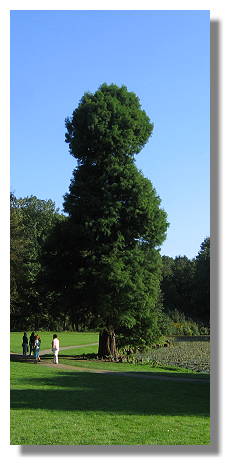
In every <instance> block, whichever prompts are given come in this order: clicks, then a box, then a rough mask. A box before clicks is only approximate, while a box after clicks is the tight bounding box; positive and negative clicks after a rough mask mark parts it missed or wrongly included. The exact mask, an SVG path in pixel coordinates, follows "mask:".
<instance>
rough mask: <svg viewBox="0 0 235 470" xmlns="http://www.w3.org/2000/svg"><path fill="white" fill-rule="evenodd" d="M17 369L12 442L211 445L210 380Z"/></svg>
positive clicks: (31, 367)
mask: <svg viewBox="0 0 235 470" xmlns="http://www.w3.org/2000/svg"><path fill="white" fill-rule="evenodd" d="M123 365H124V364H120V366H123ZM125 366H126V365H125ZM11 367H12V372H11V378H12V391H11V407H12V411H11V444H17V445H208V444H209V443H210V428H209V384H207V383H193V382H191V383H185V382H177V381H174V382H170V381H164V382H161V381H159V380H157V379H156V380H150V379H143V378H138V377H135V376H133V377H129V376H128V377H126V376H120V375H118V374H117V376H113V375H112V376H110V375H105V374H104V375H103V374H93V373H89V372H77V371H69V370H59V369H56V366H55V367H52V368H49V367H44V366H43V365H42V364H32V363H20V362H14V363H12V364H11Z"/></svg>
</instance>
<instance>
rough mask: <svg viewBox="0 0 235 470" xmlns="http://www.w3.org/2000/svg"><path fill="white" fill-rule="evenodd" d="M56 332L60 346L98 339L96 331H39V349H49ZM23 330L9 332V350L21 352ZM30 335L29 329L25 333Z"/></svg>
mask: <svg viewBox="0 0 235 470" xmlns="http://www.w3.org/2000/svg"><path fill="white" fill-rule="evenodd" d="M54 333H56V334H57V335H58V338H59V339H60V346H61V347H63V346H78V345H80V344H89V343H96V342H98V341H99V335H98V333H74V332H70V331H63V332H61V333H60V332H59V333H58V332H57V331H50V332H48V331H39V332H37V334H39V335H40V337H41V340H42V342H41V349H50V348H51V341H52V336H53V334H54ZM23 334H24V332H16V333H11V346H10V347H11V352H14V353H20V354H22V336H23ZM27 334H28V338H29V337H30V334H31V331H30V332H28V333H27Z"/></svg>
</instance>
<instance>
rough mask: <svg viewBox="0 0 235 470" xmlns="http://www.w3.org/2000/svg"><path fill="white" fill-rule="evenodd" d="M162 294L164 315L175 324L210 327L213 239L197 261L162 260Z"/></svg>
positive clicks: (167, 258)
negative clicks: (190, 322)
mask: <svg viewBox="0 0 235 470" xmlns="http://www.w3.org/2000/svg"><path fill="white" fill-rule="evenodd" d="M161 291H162V301H163V309H164V312H165V313H166V314H167V315H168V317H169V318H171V319H172V320H173V321H175V322H176V323H177V322H178V323H180V322H182V320H183V319H191V320H193V321H194V322H196V323H197V324H201V325H204V326H206V327H209V325H210V238H209V237H207V238H205V239H204V241H203V242H202V244H201V247H200V250H199V252H198V255H197V256H196V257H195V258H194V259H188V258H187V257H186V256H177V257H175V258H171V257H169V256H162V280H161Z"/></svg>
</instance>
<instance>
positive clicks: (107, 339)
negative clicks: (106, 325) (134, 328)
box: [98, 329, 117, 358]
mask: <svg viewBox="0 0 235 470" xmlns="http://www.w3.org/2000/svg"><path fill="white" fill-rule="evenodd" d="M116 356H117V349H116V339H115V333H114V331H113V330H108V329H104V330H103V331H101V332H100V335H99V350H98V357H100V358H105V357H112V358H116Z"/></svg>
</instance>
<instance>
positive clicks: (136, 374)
mask: <svg viewBox="0 0 235 470" xmlns="http://www.w3.org/2000/svg"><path fill="white" fill-rule="evenodd" d="M97 344H98V343H89V344H80V345H77V346H65V347H62V348H60V351H64V350H67V349H78V348H83V347H86V346H96V345H97ZM46 354H51V355H52V351H51V349H44V350H42V351H40V356H44V355H46ZM11 357H12V358H14V359H16V360H19V361H20V360H22V359H23V358H24V356H22V355H21V354H17V353H11ZM27 359H29V360H33V356H31V357H29V356H27V358H26V361H27ZM38 366H40V367H53V368H56V369H60V370H73V371H76V372H90V373H93V374H109V375H118V376H126V377H138V378H140V379H157V380H168V381H172V382H203V383H208V382H209V381H210V379H207V378H205V379H203V378H197V377H195V378H193V377H188V378H186V377H176V376H174V377H170V376H163V375H158V374H157V373H155V372H152V373H150V374H148V373H146V372H119V371H113V370H112V371H111V370H106V369H90V368H88V367H78V366H70V365H67V364H53V363H52V362H45V361H41V362H39V363H38V364H37V367H38Z"/></svg>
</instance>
